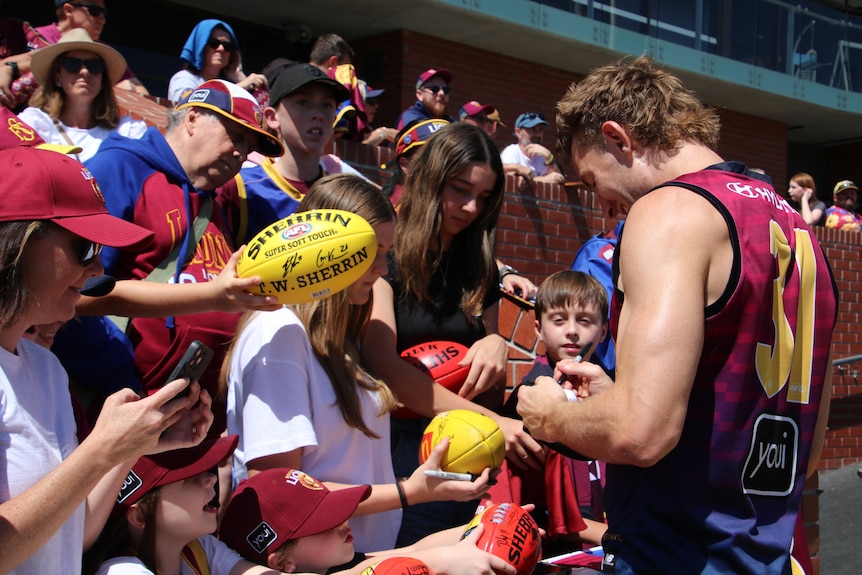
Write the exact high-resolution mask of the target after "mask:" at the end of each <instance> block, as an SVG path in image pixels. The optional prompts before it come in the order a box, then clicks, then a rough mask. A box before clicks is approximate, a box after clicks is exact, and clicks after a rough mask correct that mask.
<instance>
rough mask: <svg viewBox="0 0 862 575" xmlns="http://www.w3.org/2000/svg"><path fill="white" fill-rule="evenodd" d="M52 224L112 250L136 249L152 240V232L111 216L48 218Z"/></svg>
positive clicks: (92, 215) (93, 215)
mask: <svg viewBox="0 0 862 575" xmlns="http://www.w3.org/2000/svg"><path fill="white" fill-rule="evenodd" d="M50 220H51V221H52V222H54V223H55V224H57V225H58V226H60V227H61V228H64V229H67V230H69V231H70V232H72V233H73V234H75V235H78V236H81V237H82V238H84V239H87V240H90V241H92V242H96V243H97V244H102V245H105V246H110V247H112V248H131V247H138V246H142V245H144V244H147V243H149V242H150V240H152V239H153V235H154V234H153V232H151V231H150V230H148V229H146V228H142V227H141V226H138V225H135V224H133V223H131V222H127V221H126V220H124V219H121V218H118V217H115V216H112V215H111V214H107V213H105V214H91V215H88V216H72V217H68V218H50Z"/></svg>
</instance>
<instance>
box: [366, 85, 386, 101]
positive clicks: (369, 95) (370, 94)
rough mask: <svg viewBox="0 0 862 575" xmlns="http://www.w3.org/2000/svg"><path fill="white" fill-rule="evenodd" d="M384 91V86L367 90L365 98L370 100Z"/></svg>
mask: <svg viewBox="0 0 862 575" xmlns="http://www.w3.org/2000/svg"><path fill="white" fill-rule="evenodd" d="M385 91H386V88H380V89H379V90H368V91H367V92H366V93H365V99H366V100H371V99H373V98H379V97H380V96H381V95H382V94H383V92H385Z"/></svg>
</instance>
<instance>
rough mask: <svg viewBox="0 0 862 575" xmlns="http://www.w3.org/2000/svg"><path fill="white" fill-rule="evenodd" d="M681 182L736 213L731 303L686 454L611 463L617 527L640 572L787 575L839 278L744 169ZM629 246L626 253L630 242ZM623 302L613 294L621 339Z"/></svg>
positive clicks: (708, 322)
mask: <svg viewBox="0 0 862 575" xmlns="http://www.w3.org/2000/svg"><path fill="white" fill-rule="evenodd" d="M669 185H673V186H679V187H683V188H687V189H689V190H691V191H692V192H694V193H697V194H699V195H701V196H703V197H704V198H706V199H707V200H709V201H710V202H711V203H712V205H713V206H714V207H715V208H716V209H717V210H718V211H719V212H720V213H721V214H722V215H723V216H724V219H725V220H726V222H727V226H728V230H729V233H730V239H731V244H732V247H733V252H734V260H733V268H732V273H731V277H730V280H729V282H728V285H727V288H726V289H725V292H724V294H723V295H722V296H721V297H720V298H719V300H718V301H716V302H715V303H713V304H712V305H710V306H709V307H707V309H705V311H704V328H705V332H704V346H703V353H702V355H701V359H700V363H699V365H698V369H697V374H696V376H695V381H694V384H693V386H692V390H691V396H690V398H689V403H688V413H687V416H686V420H685V426H684V428H683V432H682V435H681V437H680V441H679V444H678V445H677V446H676V447H675V448H674V449H673V450H672V451H671V452H670V453H669V454H668V455H667V456H665V457H664V458H663V459H662V460H661V461H659V462H658V463H656V464H655V465H654V466H652V467H649V468H639V467H634V466H621V465H610V464H609V465H608V470H607V491H606V492H607V500H608V519H609V524H610V531H612V532H613V533H615V534H617V535H619V537H620V539H621V540H622V542H621V543H619V544H618V554H619V556H620V557H621V558H622V559H623V560H624V562H625V564H627V565H631V566H632V567H633V568H634V571H635V572H637V573H752V574H753V573H757V574H762V573H776V574H779V573H789V572H790V571H789V563H788V562H789V555H790V541H791V537H792V535H793V528H794V522H795V520H796V515H797V513H798V510H799V505H800V499H801V492H802V486H803V483H804V481H805V472H806V467H807V464H808V457H809V453H810V450H811V442H812V438H813V432H814V427H815V422H816V420H817V412H818V407H819V404H820V397H821V392H822V387H823V382H824V374H825V373H826V370H827V369H831V366H829V365H828V357H829V347H830V343H831V337H832V330H833V326H834V325H835V319H836V301H837V295H836V294H837V291H836V288H835V284H834V281H833V279H832V274H831V272H830V270H829V266H828V263H827V262H826V259H825V257H824V255H823V252H822V251H821V249H820V246H819V245H818V244H817V241H816V239H815V238H814V234H813V232H812V231H811V229H810V228H809V227H808V225H807V224H805V222H804V221H803V220H802V218H801V217H800V216H799V214H798V213H797V212H796V211H795V210H794V209H793V208H792V207H790V206H789V205H788V204H787V202H786V201H785V200H784V198H782V197H781V196H780V195H778V194H777V193H775V191H774V190H773V188H772V186H771V185H769V184H768V183H766V182H765V181H763V180H759V179H755V178H753V177H750V176H749V175H748V171H747V170H746V169H745V167H744V166H742V165H741V164H737V163H724V164H720V165H717V166H712V167H711V168H709V169H706V170H703V171H700V172H696V173H693V174H688V175H685V176H683V177H681V178H679V179H678V180H677V181H675V182H669V183H667V184H663V186H669ZM617 249H618V250H624V249H625V234H624V233H623V237H622V238H621V239H620V245H619V246H618V248H617ZM617 261H619V260H618V259H617ZM616 271H617V270H615V272H616ZM616 275H617V274H616V273H615V277H616ZM623 297H624V294H622V293H621V292H619V291H616V292H615V294H614V304H613V311H612V318H611V329H612V330H613V333H614V335H616V329H617V326H618V320H619V312H620V309H621V306H622V305H625V304H624V301H623Z"/></svg>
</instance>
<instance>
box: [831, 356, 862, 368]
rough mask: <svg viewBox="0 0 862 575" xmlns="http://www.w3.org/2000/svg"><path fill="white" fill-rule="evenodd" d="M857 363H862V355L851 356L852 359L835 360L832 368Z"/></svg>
mask: <svg viewBox="0 0 862 575" xmlns="http://www.w3.org/2000/svg"><path fill="white" fill-rule="evenodd" d="M856 361H862V355H851V356H850V357H842V358H841V359H833V360H832V366H833V367H835V366H842V365H846V364H848V363H853V362H856Z"/></svg>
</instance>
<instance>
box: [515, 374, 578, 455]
mask: <svg viewBox="0 0 862 575" xmlns="http://www.w3.org/2000/svg"><path fill="white" fill-rule="evenodd" d="M566 402H567V399H566V394H565V393H564V392H563V388H562V387H560V386H559V385H558V384H557V382H556V381H554V380H553V379H551V378H550V377H537V378H536V382H535V383H534V384H533V385H522V386H521V387H520V388H519V389H518V414H519V415H520V416H521V417H522V418H523V422H524V427H526V428H527V429H529V430H530V434H531V435H532V436H533V437H535V438H536V439H541V440H542V441H549V442H553V441H556V438H554V437H551V436H550V435H548V433H547V430H546V426H547V424H548V423H549V421H550V420H551V419H553V417H554V415H553V409H554V407H556V406H558V405H559V404H560V403H566Z"/></svg>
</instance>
